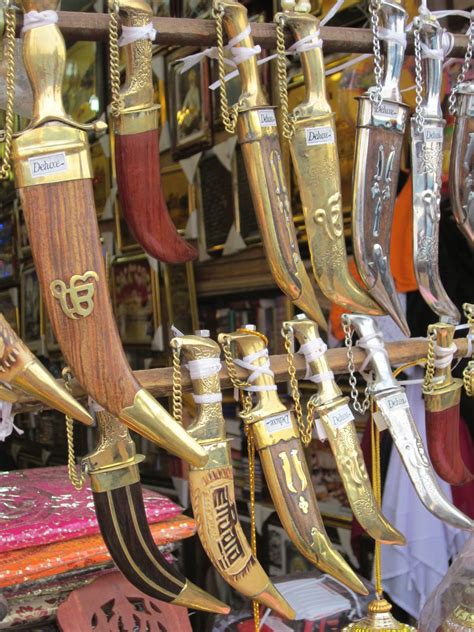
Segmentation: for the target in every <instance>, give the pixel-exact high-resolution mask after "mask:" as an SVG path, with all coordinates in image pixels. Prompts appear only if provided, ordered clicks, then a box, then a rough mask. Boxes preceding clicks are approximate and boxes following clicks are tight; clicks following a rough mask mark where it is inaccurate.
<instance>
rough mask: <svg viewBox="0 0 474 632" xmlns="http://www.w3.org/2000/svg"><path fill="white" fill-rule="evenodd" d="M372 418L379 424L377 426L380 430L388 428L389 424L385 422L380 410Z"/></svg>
mask: <svg viewBox="0 0 474 632" xmlns="http://www.w3.org/2000/svg"><path fill="white" fill-rule="evenodd" d="M372 419H373V420H374V421H375V423H376V425H377V428H378V429H379V431H380V432H382V431H383V430H387V424H386V422H385V417H384V416H383V414H382V413H381V412H380V410H378V411H377V412H375V413H374V414H373V415H372Z"/></svg>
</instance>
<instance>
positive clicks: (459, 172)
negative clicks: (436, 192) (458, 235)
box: [449, 81, 474, 249]
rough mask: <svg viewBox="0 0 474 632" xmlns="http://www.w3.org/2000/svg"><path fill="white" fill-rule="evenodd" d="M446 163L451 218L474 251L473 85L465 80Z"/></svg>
mask: <svg viewBox="0 0 474 632" xmlns="http://www.w3.org/2000/svg"><path fill="white" fill-rule="evenodd" d="M456 101H457V106H456V107H457V110H456V123H455V125H454V132H453V142H452V145H451V157H450V162H449V194H450V197H451V204H452V207H453V214H454V218H455V220H456V222H457V224H458V226H459V229H460V231H461V232H462V233H463V234H464V236H465V237H466V239H467V243H468V244H469V246H470V247H471V249H473V248H474V82H473V81H465V82H463V83H461V84H460V85H459V88H458V89H457V91H456Z"/></svg>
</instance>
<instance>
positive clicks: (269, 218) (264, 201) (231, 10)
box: [215, 0, 327, 329]
mask: <svg viewBox="0 0 474 632" xmlns="http://www.w3.org/2000/svg"><path fill="white" fill-rule="evenodd" d="M215 4H216V7H217V9H218V10H223V24H224V27H225V29H226V31H227V34H228V36H229V37H230V38H233V37H235V36H236V35H238V34H240V33H242V32H243V31H244V30H245V29H246V27H247V26H248V19H247V9H246V8H245V7H244V6H243V5H241V4H240V3H238V2H236V1H235V0H218V2H216V3H215ZM238 46H239V47H245V48H251V47H252V46H253V40H252V37H251V36H250V35H248V36H247V37H245V38H244V39H242V41H241V42H239V44H238ZM238 68H239V73H240V78H241V81H242V94H241V97H240V99H239V117H238V122H237V134H238V138H239V142H240V144H241V146H242V155H243V158H244V162H245V168H246V171H247V177H248V180H249V185H250V191H251V194H252V200H253V204H254V207H255V212H256V215H257V220H258V224H259V227H260V232H261V235H262V239H263V243H264V246H265V252H266V256H267V260H268V263H269V266H270V270H271V272H272V275H273V277H274V279H275V281H276V283H277V284H278V286H279V287H280V289H281V290H282V291H283V292H284V293H285V294H286V295H287V296H288V298H290V300H291V301H292V302H293V303H294V304H295V305H297V306H298V307H299V308H300V309H302V310H304V311H305V312H307V313H308V314H311V317H312V318H314V319H315V320H316V321H317V322H318V324H319V325H320V327H322V328H323V329H326V328H327V325H326V321H325V318H324V316H323V313H322V311H321V308H320V306H319V304H318V301H317V298H316V294H315V291H314V288H313V286H312V284H311V280H310V278H309V276H308V273H307V272H306V268H305V265H304V262H303V260H302V259H301V255H300V251H299V247H298V240H297V237H296V230H295V226H294V223H293V217H292V212H291V205H290V200H289V196H288V186H287V183H286V178H285V174H284V170H283V161H282V156H281V149H280V143H279V140H278V129H277V125H276V118H275V113H274V109H273V108H272V107H270V106H269V105H268V103H267V101H266V99H265V96H264V93H263V90H262V86H261V85H260V78H259V74H258V67H257V61H256V59H255V58H254V57H251V58H250V59H247V60H245V61H243V62H242V63H240V64H239V67H238Z"/></svg>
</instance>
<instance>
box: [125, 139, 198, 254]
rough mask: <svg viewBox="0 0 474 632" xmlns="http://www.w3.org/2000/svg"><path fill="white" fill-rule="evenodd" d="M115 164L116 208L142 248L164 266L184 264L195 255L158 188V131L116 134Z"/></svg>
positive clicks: (159, 187)
mask: <svg viewBox="0 0 474 632" xmlns="http://www.w3.org/2000/svg"><path fill="white" fill-rule="evenodd" d="M115 163H116V168H117V186H118V190H119V196H120V204H121V208H122V211H123V214H124V216H125V219H126V221H127V224H128V226H129V227H130V230H131V231H132V233H133V234H134V235H135V238H136V239H137V241H138V242H139V244H140V245H141V246H142V248H143V249H144V250H145V251H146V252H147V253H148V254H149V255H151V256H152V257H155V259H158V260H159V261H164V262H165V263H184V262H186V261H191V260H192V259H195V258H196V256H197V251H196V250H195V249H194V248H193V247H192V246H191V245H190V244H188V243H187V242H186V241H185V240H184V239H183V238H182V237H181V235H180V234H179V233H178V231H177V230H176V227H175V225H174V224H173V222H172V220H171V218H170V216H169V214H168V209H167V207H166V201H165V197H164V194H163V188H162V186H161V177H160V148H159V140H158V130H157V129H152V130H148V131H146V132H141V133H139V134H116V136H115Z"/></svg>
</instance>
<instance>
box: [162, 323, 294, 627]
mask: <svg viewBox="0 0 474 632" xmlns="http://www.w3.org/2000/svg"><path fill="white" fill-rule="evenodd" d="M171 345H172V346H173V347H175V348H177V349H180V350H181V352H182V354H183V356H184V358H185V359H186V360H187V362H188V364H187V367H188V369H189V371H190V373H191V380H192V382H193V391H194V397H195V398H196V399H197V400H198V401H199V398H202V399H203V400H205V399H206V398H211V399H213V400H214V401H212V402H205V401H200V402H199V403H198V404H197V407H198V410H197V415H196V418H195V420H194V421H193V423H192V424H191V425H190V426H188V428H187V429H188V432H189V434H190V435H191V436H192V437H193V438H194V439H196V441H197V442H198V443H199V444H200V445H201V446H203V448H204V449H205V450H206V452H207V453H208V455H209V461H208V463H207V465H206V466H205V467H203V468H195V467H191V468H190V471H189V486H190V497H191V503H192V507H193V513H194V517H195V520H196V525H197V529H198V535H199V539H200V540H201V543H202V545H203V547H204V550H205V551H206V554H207V556H208V557H209V559H210V560H211V562H212V564H213V565H214V567H215V568H216V570H217V571H218V572H219V574H220V575H221V576H222V577H223V579H224V580H225V581H226V582H227V583H228V584H229V585H230V586H232V587H233V588H235V590H237V591H239V592H240V593H241V594H243V595H245V596H246V597H248V598H250V599H253V600H256V601H258V602H259V603H261V604H263V605H264V606H266V607H268V608H271V609H272V610H274V611H275V612H277V613H278V614H280V615H281V616H283V617H284V618H285V619H294V617H295V613H294V611H293V609H292V608H291V607H290V606H289V604H288V603H287V602H286V601H285V599H284V598H283V597H282V596H281V595H280V594H279V592H278V591H277V589H276V588H275V587H274V585H273V584H272V582H271V580H270V578H269V577H268V575H267V574H266V573H265V571H264V570H263V568H262V566H261V565H260V563H259V561H258V560H257V559H256V557H255V556H254V555H253V553H252V550H251V548H250V545H249V543H248V541H247V538H246V537H245V534H244V532H243V529H242V526H241V524H240V521H239V516H238V511H237V506H236V503H235V490H234V477H233V473H232V460H231V455H230V444H229V441H228V439H227V438H226V431H225V419H224V417H223V414H222V404H221V401H220V398H221V397H222V396H221V389H220V381H219V368H220V360H219V356H220V347H219V345H218V344H217V343H216V342H214V341H213V340H211V339H210V338H209V337H203V336H202V335H200V336H198V335H195V336H180V337H177V338H174V339H173V340H172V342H171ZM206 362H211V366H212V364H213V365H214V366H213V368H212V371H209V372H208V373H206V374H205V375H203V373H202V372H201V371H199V370H197V371H196V369H194V368H193V367H196V366H198V367H199V366H202V363H204V364H205V363H206ZM195 372H196V373H197V374H198V375H196V374H195ZM216 400H217V401H216Z"/></svg>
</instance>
